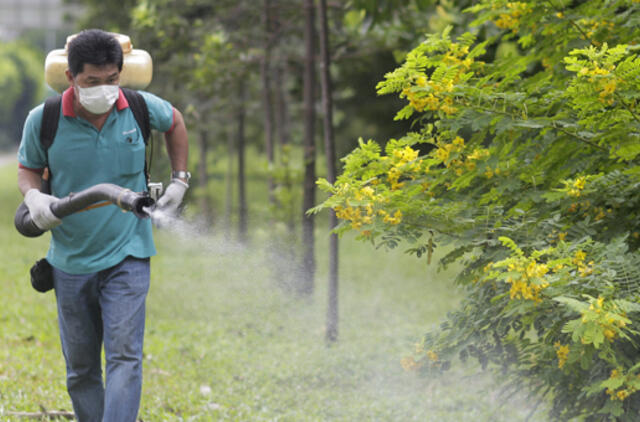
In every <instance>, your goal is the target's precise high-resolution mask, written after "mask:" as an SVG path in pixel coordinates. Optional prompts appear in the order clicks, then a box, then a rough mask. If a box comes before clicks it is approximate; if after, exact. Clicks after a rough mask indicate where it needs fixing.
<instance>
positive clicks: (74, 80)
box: [67, 63, 120, 88]
mask: <svg viewBox="0 0 640 422" xmlns="http://www.w3.org/2000/svg"><path fill="white" fill-rule="evenodd" d="M67 79H69V82H70V83H71V84H73V85H76V86H79V87H81V88H89V87H92V86H98V85H118V83H119V82H120V71H119V70H118V65H116V64H108V65H104V66H96V65H93V64H89V63H85V64H84V68H83V69H82V72H80V73H78V74H77V75H76V76H75V77H73V76H72V75H71V72H69V70H67Z"/></svg>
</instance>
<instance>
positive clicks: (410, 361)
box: [400, 356, 421, 371]
mask: <svg viewBox="0 0 640 422" xmlns="http://www.w3.org/2000/svg"><path fill="white" fill-rule="evenodd" d="M400 365H402V368H403V369H404V370H405V371H415V370H416V369H418V368H420V366H421V365H420V364H419V363H418V362H416V360H415V359H414V358H412V357H411V356H408V357H405V358H402V359H401V360H400Z"/></svg>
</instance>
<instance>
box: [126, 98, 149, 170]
mask: <svg viewBox="0 0 640 422" xmlns="http://www.w3.org/2000/svg"><path fill="white" fill-rule="evenodd" d="M120 89H122V92H123V93H124V96H125V98H126V99H127V102H128V103H129V108H130V109H131V112H132V113H133V117H134V118H135V119H136V122H138V126H140V130H142V137H143V139H144V145H145V147H148V146H149V137H150V136H151V123H150V121H149V108H148V107H147V102H146V101H145V100H144V98H143V97H142V95H141V94H140V93H139V92H138V91H134V90H133V89H129V88H120ZM151 147H152V149H151V153H150V154H149V160H151V158H153V157H152V155H153V144H152V145H151ZM149 167H150V166H149V164H148V163H147V154H145V157H144V177H145V180H146V181H147V183H149V182H150V181H151V175H150V174H149Z"/></svg>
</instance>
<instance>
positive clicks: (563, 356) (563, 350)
mask: <svg viewBox="0 0 640 422" xmlns="http://www.w3.org/2000/svg"><path fill="white" fill-rule="evenodd" d="M553 347H555V349H556V355H557V356H558V368H560V369H562V367H563V366H564V364H565V363H567V359H568V356H569V346H568V345H562V344H561V343H560V342H556V343H555V344H554V345H553Z"/></svg>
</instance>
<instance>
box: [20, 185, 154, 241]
mask: <svg viewBox="0 0 640 422" xmlns="http://www.w3.org/2000/svg"><path fill="white" fill-rule="evenodd" d="M101 201H109V202H112V203H113V204H115V205H117V206H118V207H120V208H122V209H123V210H125V211H131V212H133V213H134V214H135V215H136V216H137V217H138V218H146V217H149V215H148V214H147V213H146V212H145V211H144V208H145V207H150V206H152V205H153V204H154V203H155V201H154V200H153V199H151V197H149V196H148V195H147V193H146V192H145V193H137V192H132V191H130V190H129V189H125V188H122V187H120V186H118V185H114V184H111V183H101V184H99V185H95V186H92V187H90V188H88V189H85V190H83V191H81V192H77V193H70V194H69V195H67V196H65V197H64V198H60V199H58V200H57V201H55V202H53V203H52V204H51V211H52V212H53V214H54V215H55V216H56V217H58V218H60V219H62V218H64V217H66V216H68V215H71V214H73V213H76V212H78V211H82V210H84V209H86V208H87V207H89V206H90V205H93V204H95V203H97V202H101ZM14 224H15V226H16V229H17V230H18V232H20V234H22V235H23V236H26V237H37V236H40V235H41V234H42V233H44V232H45V231H46V230H42V229H40V228H39V227H38V226H36V224H35V223H34V222H33V220H32V219H31V214H29V209H28V208H27V206H26V205H25V203H24V202H23V203H21V204H20V206H19V207H18V210H17V211H16V215H15V218H14Z"/></svg>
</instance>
